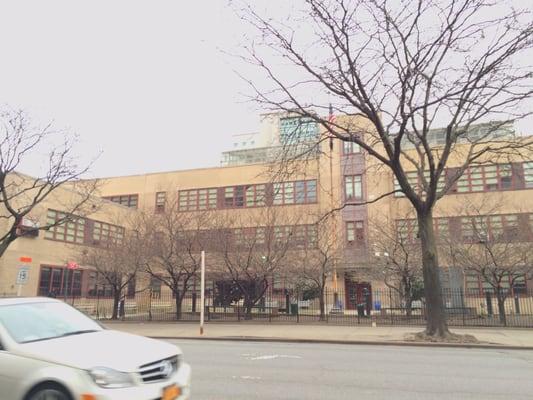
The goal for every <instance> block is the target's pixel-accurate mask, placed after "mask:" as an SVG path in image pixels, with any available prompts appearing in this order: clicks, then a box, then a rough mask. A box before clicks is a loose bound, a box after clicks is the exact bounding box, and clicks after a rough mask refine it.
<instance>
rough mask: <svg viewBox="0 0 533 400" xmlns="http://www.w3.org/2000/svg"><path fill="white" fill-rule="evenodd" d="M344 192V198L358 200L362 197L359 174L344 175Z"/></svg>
mask: <svg viewBox="0 0 533 400" xmlns="http://www.w3.org/2000/svg"><path fill="white" fill-rule="evenodd" d="M344 194H345V197H346V200H360V199H362V198H363V186H362V180H361V175H347V176H345V177H344Z"/></svg>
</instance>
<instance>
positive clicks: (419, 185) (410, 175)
mask: <svg viewBox="0 0 533 400" xmlns="http://www.w3.org/2000/svg"><path fill="white" fill-rule="evenodd" d="M405 175H406V177H407V182H408V183H409V186H411V187H412V188H413V189H414V191H415V192H418V193H422V192H423V187H424V184H423V182H422V181H421V180H420V179H419V178H418V172H416V171H408V172H406V173H405ZM424 179H425V180H426V183H427V184H429V171H424ZM445 184H446V181H445V178H444V174H442V175H441V177H440V179H439V182H438V183H437V192H440V191H442V190H443V189H444V187H445ZM394 190H401V187H400V183H399V182H398V179H396V177H394ZM394 196H395V197H403V196H405V194H404V193H403V192H395V193H394Z"/></svg>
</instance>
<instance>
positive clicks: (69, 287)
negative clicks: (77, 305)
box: [39, 266, 83, 297]
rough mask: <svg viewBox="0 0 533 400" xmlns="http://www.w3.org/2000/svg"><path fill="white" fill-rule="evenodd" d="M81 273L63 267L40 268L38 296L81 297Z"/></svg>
mask: <svg viewBox="0 0 533 400" xmlns="http://www.w3.org/2000/svg"><path fill="white" fill-rule="evenodd" d="M82 273H83V271H80V270H72V269H67V268H65V267H49V266H45V267H41V274H40V277H39V296H49V295H54V296H58V297H61V296H67V297H72V296H75V297H79V296H81V281H82Z"/></svg>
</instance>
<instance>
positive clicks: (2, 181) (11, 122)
mask: <svg viewBox="0 0 533 400" xmlns="http://www.w3.org/2000/svg"><path fill="white" fill-rule="evenodd" d="M59 140H60V141H59ZM75 143H76V140H75V137H72V136H69V135H67V134H65V133H64V132H60V131H58V130H56V129H54V127H53V126H52V124H48V125H44V126H39V125H37V124H35V123H33V122H32V121H31V119H30V117H29V116H28V114H27V113H26V112H25V111H23V110H13V109H10V108H6V107H4V108H2V109H0V222H1V223H2V229H1V231H0V257H2V255H3V254H4V253H5V252H6V250H7V249H8V247H9V246H10V245H11V243H13V242H14V241H15V240H17V239H18V238H19V237H21V236H23V235H25V234H28V230H31V231H35V230H48V229H50V228H51V227H53V226H56V225H58V224H61V223H64V222H67V221H68V220H70V219H71V218H72V216H73V215H77V216H80V215H85V214H87V213H89V212H93V211H94V207H96V204H95V203H94V202H90V201H89V200H90V198H91V195H92V194H93V193H94V191H95V189H96V186H97V181H95V180H92V181H81V178H82V177H83V175H84V174H85V173H86V172H88V170H89V167H90V164H89V165H85V166H84V165H79V164H78V162H77V160H76V156H75V154H74V146H75ZM40 153H44V154H46V159H45V160H44V161H43V163H42V164H43V168H42V173H40V174H39V176H37V177H30V176H28V175H25V174H23V173H21V171H20V169H22V168H24V167H25V165H26V164H25V163H27V162H28V160H30V159H36V158H37V155H38V154H40ZM67 185H69V187H70V189H71V190H73V191H74V193H73V195H72V196H63V197H64V198H63V199H62V208H63V209H62V211H64V214H63V215H64V217H63V218H61V219H60V220H57V221H55V222H53V223H49V222H46V223H43V224H39V221H41V220H42V218H41V215H40V214H42V210H41V209H40V207H39V205H40V204H42V203H43V202H44V201H46V200H47V199H48V198H50V197H52V194H53V193H55V192H56V191H57V189H59V188H60V187H65V186H67ZM93 206H94V207H93Z"/></svg>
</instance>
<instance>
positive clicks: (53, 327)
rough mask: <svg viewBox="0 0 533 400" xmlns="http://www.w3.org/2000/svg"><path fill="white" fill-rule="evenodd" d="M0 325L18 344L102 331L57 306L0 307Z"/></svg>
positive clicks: (64, 306) (62, 307)
mask: <svg viewBox="0 0 533 400" xmlns="http://www.w3.org/2000/svg"><path fill="white" fill-rule="evenodd" d="M0 323H1V324H2V325H3V326H4V327H5V329H6V330H7V332H8V333H9V334H10V335H11V337H12V338H13V339H14V340H15V341H16V342H18V343H27V342H33V341H38V340H47V339H53V338H57V337H60V336H66V335H70V334H76V333H83V332H88V331H101V330H102V328H101V327H100V325H98V324H97V323H96V322H95V321H93V320H92V319H90V318H88V317H87V316H85V315H84V314H82V313H80V312H79V311H77V310H76V309H74V308H73V307H70V306H69V305H66V304H64V303H59V302H39V303H26V304H14V305H7V306H0Z"/></svg>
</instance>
